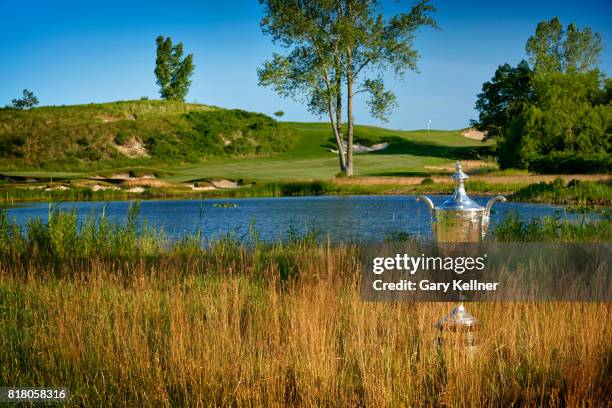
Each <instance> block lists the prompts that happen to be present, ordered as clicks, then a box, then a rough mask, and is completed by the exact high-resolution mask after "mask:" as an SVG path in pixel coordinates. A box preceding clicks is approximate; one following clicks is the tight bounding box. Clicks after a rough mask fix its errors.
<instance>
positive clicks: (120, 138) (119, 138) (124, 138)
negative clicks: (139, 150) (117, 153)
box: [115, 132, 130, 146]
mask: <svg viewBox="0 0 612 408" xmlns="http://www.w3.org/2000/svg"><path fill="white" fill-rule="evenodd" d="M129 139H130V138H129V136H128V135H126V134H125V133H124V132H119V133H117V135H116V136H115V143H117V144H118V145H119V146H123V145H124V144H126V143H127V142H128V140H129Z"/></svg>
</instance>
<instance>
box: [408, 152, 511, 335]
mask: <svg viewBox="0 0 612 408" xmlns="http://www.w3.org/2000/svg"><path fill="white" fill-rule="evenodd" d="M455 168H456V171H455V173H454V174H453V175H452V179H453V180H454V181H455V191H454V193H453V195H452V197H451V198H449V199H448V200H446V201H444V202H443V203H442V204H440V205H439V206H437V207H436V206H434V204H433V202H432V201H431V199H430V198H429V197H427V196H419V197H418V198H417V202H418V201H425V203H427V205H428V206H429V212H430V215H431V229H432V232H433V238H434V240H435V241H436V242H438V243H467V242H482V240H483V239H484V237H485V234H486V233H487V230H488V228H489V216H490V214H491V207H492V206H493V204H495V203H496V202H497V201H506V198H505V197H503V196H501V195H498V196H495V197H493V198H491V199H490V200H489V202H488V203H487V205H486V207H482V206H481V205H479V204H478V203H477V202H476V201H474V200H472V199H471V198H470V197H468V195H467V193H466V192H465V180H466V179H467V178H468V175H467V174H465V173H464V172H463V170H462V169H461V163H459V162H457V163H456V164H455ZM451 247H452V246H451ZM446 249H448V248H446ZM479 326H480V323H479V321H478V319H476V318H475V317H474V316H473V315H472V314H470V313H469V312H468V311H467V310H465V307H464V306H463V304H459V305H458V306H456V307H454V308H453V310H452V311H451V312H450V313H449V314H448V315H446V316H444V317H443V318H442V319H440V320H439V321H438V322H437V323H436V327H437V328H438V329H439V330H440V337H439V338H438V341H439V343H442V342H444V341H445V334H446V333H456V334H457V336H459V337H457V336H455V338H456V339H457V340H459V341H460V342H461V343H462V344H463V345H464V346H466V347H472V346H474V345H475V340H474V332H475V331H477V330H478V328H479Z"/></svg>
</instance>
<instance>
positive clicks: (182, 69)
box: [155, 35, 195, 101]
mask: <svg viewBox="0 0 612 408" xmlns="http://www.w3.org/2000/svg"><path fill="white" fill-rule="evenodd" d="M155 42H156V44H157V58H156V60H155V76H156V77H157V85H159V93H160V94H161V97H162V98H164V99H168V100H174V101H184V100H185V97H186V96H187V93H188V92H189V86H190V85H191V80H190V77H191V75H193V70H194V68H195V65H194V64H193V54H189V55H187V56H186V57H184V58H183V53H184V49H183V43H178V44H176V45H172V39H171V38H170V37H167V38H164V37H163V36H161V35H160V36H159V37H157V39H156V40H155Z"/></svg>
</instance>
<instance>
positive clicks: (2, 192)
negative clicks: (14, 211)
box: [0, 178, 612, 206]
mask: <svg viewBox="0 0 612 408" xmlns="http://www.w3.org/2000/svg"><path fill="white" fill-rule="evenodd" d="M527 180H528V179H525V180H521V181H518V182H499V183H497V182H487V181H481V180H470V181H468V182H467V185H466V188H467V190H468V191H469V194H470V195H493V194H505V195H507V196H508V199H509V200H510V201H518V202H533V203H549V204H567V205H581V206H585V205H586V206H591V205H599V206H610V205H612V185H611V183H610V181H609V180H608V181H577V180H575V181H569V182H567V183H566V182H564V181H562V180H560V179H559V180H556V181H553V182H541V183H533V184H529V183H528V181H527ZM90 183H91V182H90ZM241 184H242V186H240V187H239V188H229V189H217V190H210V191H197V190H192V189H191V188H189V187H186V186H184V185H180V184H176V185H172V184H166V185H162V186H151V185H145V186H143V187H142V191H139V192H133V191H132V192H131V191H130V188H129V187H130V186H129V185H128V186H125V187H122V188H119V187H116V186H113V185H112V184H109V185H108V187H106V189H104V190H95V189H94V188H95V187H92V186H89V187H88V186H84V185H78V184H77V185H75V184H71V183H68V182H64V183H58V182H55V183H54V184H53V183H39V184H38V188H32V186H28V185H20V186H19V187H16V186H14V185H12V184H4V185H0V202H6V203H11V202H19V201H52V202H56V201H87V200H97V201H108V200H123V199H148V198H181V197H188V198H246V197H286V196H311V195H389V194H400V195H402V194H451V193H452V191H453V189H454V184H453V183H451V182H448V181H446V180H445V181H444V182H439V181H438V182H436V181H434V180H433V179H432V178H424V179H422V181H420V182H419V183H414V184H399V183H398V184H393V183H385V184H375V183H359V182H347V180H346V179H336V180H334V181H325V180H321V181H286V182H251V181H248V180H242V181H241ZM60 186H61V187H60Z"/></svg>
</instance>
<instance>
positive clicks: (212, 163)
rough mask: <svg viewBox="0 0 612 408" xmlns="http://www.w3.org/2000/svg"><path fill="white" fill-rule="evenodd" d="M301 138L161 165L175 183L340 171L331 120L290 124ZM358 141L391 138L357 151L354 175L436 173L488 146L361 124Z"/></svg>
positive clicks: (323, 175)
mask: <svg viewBox="0 0 612 408" xmlns="http://www.w3.org/2000/svg"><path fill="white" fill-rule="evenodd" d="M289 125H290V126H291V127H293V128H294V129H296V130H297V131H298V134H299V139H298V141H297V143H296V145H295V147H294V148H293V149H292V150H291V151H290V152H288V153H283V154H278V155H273V156H267V157H252V158H230V159H223V160H219V159H212V160H206V161H204V162H202V163H197V164H192V165H186V166H179V167H176V166H172V167H162V168H165V169H166V170H167V171H169V172H172V173H173V175H172V176H170V177H169V179H170V180H173V181H179V182H184V181H192V180H197V179H200V178H231V179H240V178H242V179H248V180H313V179H329V178H332V177H333V176H334V175H335V174H337V173H338V172H339V167H338V156H337V154H335V153H333V152H332V151H331V149H332V148H334V143H333V139H332V137H331V130H330V126H329V124H327V123H289ZM355 138H356V142H359V143H362V144H365V145H371V144H373V143H380V142H388V143H389V147H388V148H387V149H386V150H383V151H379V152H370V153H360V154H356V155H355V175H362V176H366V175H369V176H392V175H395V176H397V175H421V174H428V173H431V170H429V169H426V168H425V166H432V165H444V164H447V163H450V162H452V161H453V160H456V159H464V158H475V157H477V149H482V148H483V147H486V146H483V144H482V143H481V142H478V141H474V140H470V139H467V138H465V137H463V136H461V134H460V132H459V131H431V132H427V131H394V130H389V129H383V128H378V127H372V126H357V127H356V131H355Z"/></svg>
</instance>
